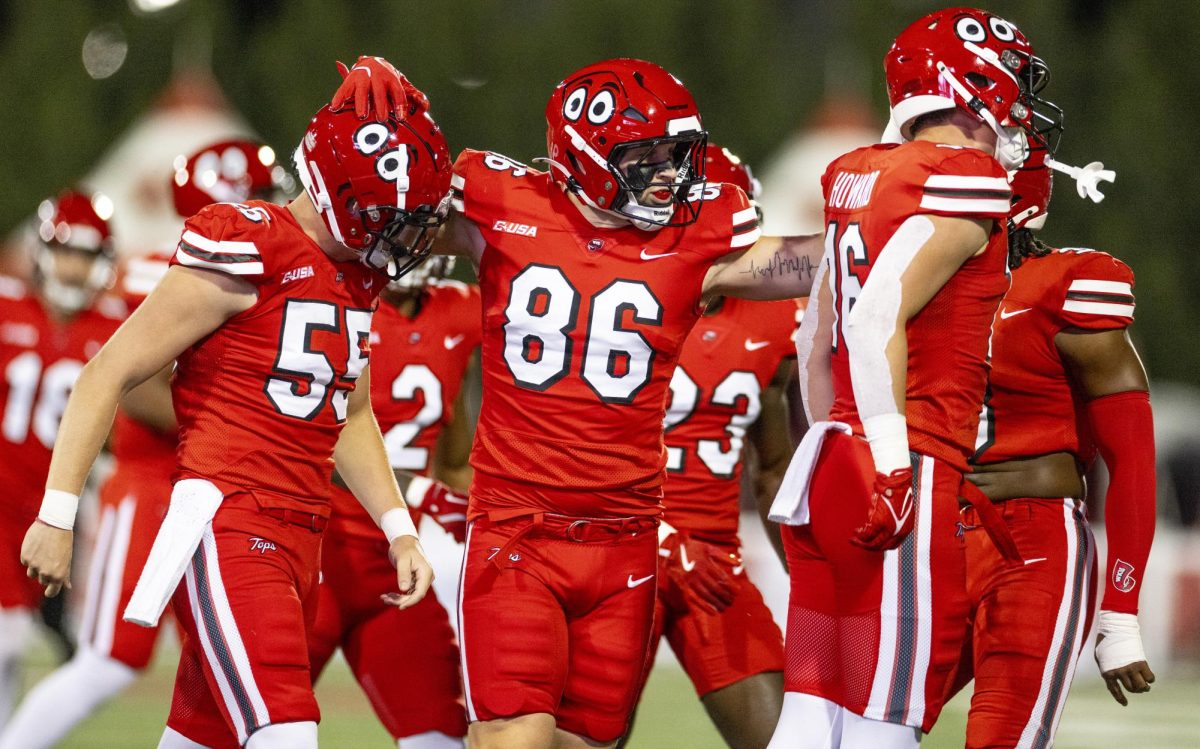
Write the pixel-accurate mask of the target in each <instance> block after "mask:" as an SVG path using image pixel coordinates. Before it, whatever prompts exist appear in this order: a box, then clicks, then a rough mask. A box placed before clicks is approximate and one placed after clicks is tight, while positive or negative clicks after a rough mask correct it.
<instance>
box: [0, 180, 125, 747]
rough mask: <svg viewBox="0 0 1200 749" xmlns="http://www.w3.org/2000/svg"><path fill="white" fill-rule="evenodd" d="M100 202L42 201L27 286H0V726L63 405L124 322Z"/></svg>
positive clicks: (10, 282)
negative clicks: (29, 550)
mask: <svg viewBox="0 0 1200 749" xmlns="http://www.w3.org/2000/svg"><path fill="white" fill-rule="evenodd" d="M110 209H111V202H109V201H108V198H107V197H104V196H102V195H92V194H87V193H83V192H79V191H76V190H67V191H65V192H62V193H60V194H59V195H58V196H57V197H56V198H53V199H49V200H45V201H42V204H41V205H40V206H39V207H38V214H37V218H36V219H35V221H36V224H35V230H36V233H37V237H36V239H33V240H32V245H31V247H32V251H33V258H32V259H33V278H32V283H31V284H26V283H24V282H22V281H19V280H17V279H15V278H9V277H0V366H2V367H3V368H4V378H3V381H2V382H0V408H2V409H3V422H2V423H3V426H2V428H0V440H2V442H0V444H3V446H4V456H5V457H4V460H3V461H0V485H2V486H3V487H4V497H5V500H4V512H3V513H2V514H0V534H3V540H2V541H0V548H3V549H5V553H4V554H3V555H2V556H0V727H2V726H3V725H4V724H5V723H6V722H7V719H8V717H9V714H10V712H11V710H12V706H13V699H14V697H15V691H16V689H17V686H18V685H19V683H20V670H19V668H18V665H19V663H20V660H21V658H22V657H23V655H24V652H25V650H26V648H27V647H28V644H29V642H28V638H29V635H30V634H31V633H32V627H33V621H34V620H33V614H34V612H35V611H36V610H37V609H38V606H39V604H40V602H41V600H42V596H41V589H40V588H39V586H38V584H37V581H35V580H29V579H27V578H26V577H25V570H24V569H22V567H21V566H20V564H19V557H18V555H17V554H16V553H14V552H15V550H16V549H18V548H20V543H21V542H20V538H21V536H22V534H23V533H24V532H25V531H24V529H25V528H28V527H29V524H30V523H31V522H33V519H34V518H35V517H37V511H38V495H39V494H40V493H41V490H42V485H43V484H44V483H45V481H46V472H47V471H48V470H49V469H50V451H51V449H52V448H53V447H54V442H55V439H56V438H57V435H58V422H59V418H60V417H61V416H62V413H63V409H64V408H65V407H66V404H67V396H68V395H69V394H70V392H71V388H72V387H73V386H74V384H75V378H76V377H78V376H79V371H80V370H81V369H83V366H84V364H85V363H86V362H87V361H88V360H89V359H91V358H92V357H93V356H95V355H96V352H98V351H99V350H100V347H101V346H102V345H103V344H104V342H105V341H106V340H107V339H108V337H109V336H110V335H112V333H113V331H114V330H116V329H117V326H118V325H120V323H121V320H122V319H124V317H125V308H124V305H122V304H121V300H120V299H118V298H116V297H112V296H108V295H105V294H103V293H102V292H104V290H105V289H107V288H108V287H110V286H111V285H112V282H113V267H114V254H113V247H112V235H111V234H110V232H109V225H108V220H107V219H108V218H109V215H108V214H109V213H110Z"/></svg>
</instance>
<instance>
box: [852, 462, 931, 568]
mask: <svg viewBox="0 0 1200 749" xmlns="http://www.w3.org/2000/svg"><path fill="white" fill-rule="evenodd" d="M912 479H913V475H912V468H897V469H896V470H894V471H892V472H891V473H889V474H886V475H884V474H882V473H876V474H875V486H874V487H872V490H871V509H870V512H869V514H868V515H867V522H865V523H863V524H862V525H860V526H859V527H858V529H856V530H855V531H854V536H853V537H851V539H850V543H852V544H854V545H855V546H861V547H862V548H864V549H868V550H870V551H887V550H888V549H894V548H896V547H897V546H899V545H900V544H902V543H904V539H905V538H906V537H907V536H908V534H909V533H912V529H913V522H914V521H915V520H916V514H915V513H914V509H915V507H916V506H915V505H914V504H913V496H912Z"/></svg>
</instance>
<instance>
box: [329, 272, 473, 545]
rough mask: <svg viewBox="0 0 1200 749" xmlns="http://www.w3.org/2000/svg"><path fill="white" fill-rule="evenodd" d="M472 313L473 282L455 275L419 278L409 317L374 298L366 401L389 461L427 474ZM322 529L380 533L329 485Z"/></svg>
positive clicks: (450, 407)
mask: <svg viewBox="0 0 1200 749" xmlns="http://www.w3.org/2000/svg"><path fill="white" fill-rule="evenodd" d="M480 314H481V312H480V300H479V287H478V286H468V285H467V284H464V283H460V282H458V281H439V282H435V283H433V284H430V285H429V286H427V287H426V288H425V296H424V299H423V300H422V303H421V308H420V311H419V312H418V313H417V315H416V316H415V317H408V316H407V315H405V314H403V313H402V312H400V310H398V309H397V308H396V307H393V306H392V305H390V304H387V303H386V302H382V301H381V302H380V304H379V308H378V309H377V310H376V311H375V321H374V323H373V325H372V328H371V406H372V408H373V409H374V410H375V418H376V419H377V420H378V421H379V429H380V430H381V431H382V432H383V441H384V444H386V445H387V451H388V457H389V458H390V459H391V462H392V467H393V468H402V469H404V470H407V471H412V472H413V473H419V474H421V475H428V474H429V471H430V469H431V467H432V465H431V461H432V460H433V453H434V448H435V447H436V446H437V441H438V437H439V436H441V433H442V430H443V429H444V428H445V427H446V425H447V424H449V423H450V422H451V421H453V420H454V417H455V414H454V403H455V401H456V399H457V398H458V392H459V390H460V389H461V387H462V382H463V376H464V375H465V374H466V370H467V366H468V364H469V363H470V361H471V355H472V354H473V353H474V352H475V350H476V349H477V348H479V335H480V328H479V318H480ZM329 532H330V533H342V534H349V535H354V536H358V537H366V538H368V539H371V540H375V541H378V540H382V538H383V536H381V535H380V532H379V528H378V527H377V526H376V525H375V521H373V520H371V516H370V514H369V513H368V512H367V511H366V510H365V509H363V507H362V505H360V504H359V503H358V500H357V499H355V498H354V495H353V494H351V493H350V492H349V491H347V490H346V489H343V488H341V487H337V486H335V487H334V488H333V517H332V518H331V522H330V525H329Z"/></svg>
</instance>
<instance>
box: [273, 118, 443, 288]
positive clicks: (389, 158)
mask: <svg viewBox="0 0 1200 749" xmlns="http://www.w3.org/2000/svg"><path fill="white" fill-rule="evenodd" d="M410 110H411V111H409V112H408V114H407V115H406V117H405V118H404V120H403V121H400V120H397V119H396V118H395V117H390V118H389V119H387V120H386V121H383V122H377V121H375V120H360V119H358V117H357V116H356V115H355V113H354V112H353V111H352V110H344V111H340V112H334V111H333V110H331V109H330V108H329V107H328V106H325V107H322V108H321V110H320V111H319V112H317V114H316V115H315V116H314V117H313V119H312V122H310V123H309V126H308V131H307V132H306V133H305V134H304V138H303V140H302V141H301V142H300V146H299V147H298V148H297V149H296V169H297V171H298V172H299V173H300V182H301V183H302V184H303V185H304V189H305V191H306V192H307V193H308V197H309V198H310V199H311V200H312V202H313V205H314V206H316V208H317V212H318V213H320V214H321V218H322V220H324V222H325V226H326V227H328V229H329V233H330V234H332V235H333V237H334V238H335V239H336V240H337V241H339V242H341V243H342V244H344V245H345V246H347V247H349V248H350V249H352V250H355V251H357V252H359V253H360V254H361V255H362V257H363V261H364V262H366V263H368V264H370V265H373V266H375V267H377V268H383V267H385V266H387V265H389V264H390V266H391V267H390V268H389V269H388V272H389V274H390V275H391V276H392V278H393V279H395V278H399V277H400V276H402V275H404V274H405V273H407V272H408V271H410V270H412V269H413V268H415V267H416V266H417V265H419V264H420V263H421V262H422V261H423V260H424V259H425V258H426V257H428V255H429V251H430V248H431V247H432V245H433V240H434V237H435V236H436V235H437V229H438V227H440V226H441V225H442V223H443V222H445V220H446V214H447V211H448V210H449V204H450V203H449V195H450V169H451V161H450V149H449V147H448V146H447V145H446V138H445V136H444V135H442V131H441V129H440V128H439V127H438V126H437V123H435V122H434V121H433V118H432V117H430V116H429V113H428V112H427V111H425V109H424V107H423V106H419V104H417V103H414V104H413V106H412V107H411V108H410Z"/></svg>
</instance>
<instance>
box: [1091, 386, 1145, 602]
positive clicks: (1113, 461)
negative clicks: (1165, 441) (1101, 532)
mask: <svg viewBox="0 0 1200 749" xmlns="http://www.w3.org/2000/svg"><path fill="white" fill-rule="evenodd" d="M1087 414H1088V420H1089V421H1090V422H1091V427H1092V434H1093V436H1094V438H1095V440H1096V446H1097V447H1098V448H1099V450H1100V455H1101V457H1103V458H1104V464H1105V465H1106V466H1107V467H1108V473H1109V484H1108V495H1107V496H1106V497H1105V502H1104V504H1105V508H1104V528H1105V532H1106V534H1107V536H1108V559H1107V560H1106V561H1105V566H1104V571H1105V585H1104V599H1103V601H1102V602H1101V604H1100V607H1101V608H1102V609H1104V610H1106V611H1117V612H1121V613H1125V614H1136V613H1137V610H1138V593H1140V592H1141V582H1142V579H1143V578H1144V576H1145V572H1146V560H1147V558H1149V556H1150V544H1151V542H1152V541H1153V540H1154V517H1155V496H1156V485H1155V473H1154V418H1153V415H1152V412H1151V410H1150V395H1149V393H1146V392H1144V391H1140V390H1138V391H1131V392H1126V393H1116V394H1114V395H1106V396H1103V397H1101V398H1096V399H1094V400H1092V401H1090V402H1089V403H1088V404H1087Z"/></svg>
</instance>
